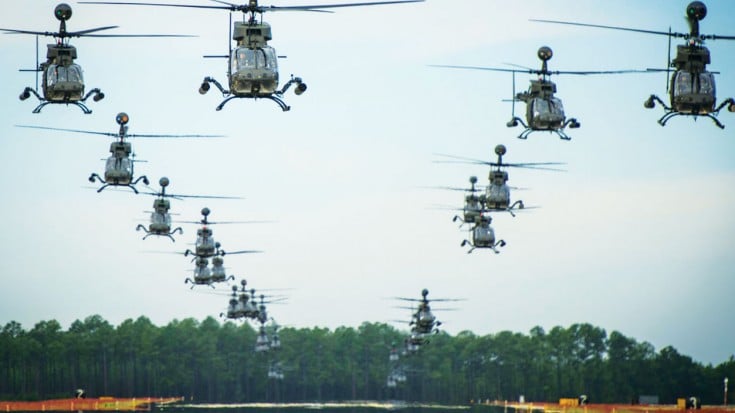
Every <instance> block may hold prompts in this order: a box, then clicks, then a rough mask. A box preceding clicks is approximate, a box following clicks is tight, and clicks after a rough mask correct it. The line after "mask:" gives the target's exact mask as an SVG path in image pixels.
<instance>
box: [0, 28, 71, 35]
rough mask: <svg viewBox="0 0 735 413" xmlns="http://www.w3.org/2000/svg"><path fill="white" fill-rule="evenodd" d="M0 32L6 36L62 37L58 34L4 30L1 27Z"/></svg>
mask: <svg viewBox="0 0 735 413" xmlns="http://www.w3.org/2000/svg"><path fill="white" fill-rule="evenodd" d="M0 30H2V31H4V32H5V33H4V34H33V35H36V36H51V37H61V36H60V35H59V33H58V32H37V31H32V30H16V29H3V28H1V27H0Z"/></svg>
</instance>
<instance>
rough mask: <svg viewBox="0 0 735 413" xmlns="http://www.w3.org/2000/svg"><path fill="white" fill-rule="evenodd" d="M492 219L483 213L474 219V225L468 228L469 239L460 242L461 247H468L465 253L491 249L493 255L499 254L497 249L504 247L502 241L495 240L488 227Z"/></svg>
mask: <svg viewBox="0 0 735 413" xmlns="http://www.w3.org/2000/svg"><path fill="white" fill-rule="evenodd" d="M492 221H493V219H492V217H491V216H490V215H489V214H488V213H487V211H483V212H482V213H480V215H478V216H476V217H475V224H474V225H473V226H472V228H470V234H471V239H469V240H467V239H466V240H464V241H462V244H461V246H463V247H464V246H466V245H469V246H470V249H469V250H468V251H467V253H468V254H471V253H472V251H474V250H475V249H477V248H483V249H485V248H487V249H491V250H492V251H493V252H494V253H496V254H499V253H500V251H498V248H499V247H504V246H505V241H504V240H502V239H501V240H496V239H495V231H494V230H493V228H492V227H491V226H490V223H492Z"/></svg>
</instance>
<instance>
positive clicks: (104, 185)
mask: <svg viewBox="0 0 735 413" xmlns="http://www.w3.org/2000/svg"><path fill="white" fill-rule="evenodd" d="M95 180H97V181H99V182H100V183H101V184H103V185H102V186H101V187H100V189H98V190H97V192H98V193H99V192H102V190H103V189H105V188H107V187H108V186H126V187H128V188H130V189H132V190H133V192H135V193H136V194H137V193H138V190H137V189H136V188H135V186H134V185H137V184H138V182H140V181H143V183H144V184H146V185H148V184H149V183H150V181H148V178H147V177H146V176H141V177H138V179H136V180H135V181H133V182H131V183H129V184H120V183H117V182H106V181H105V180H104V179H102V177H101V176H99V175H97V174H94V173H93V174H92V175H90V176H89V182H92V183H94V182H95Z"/></svg>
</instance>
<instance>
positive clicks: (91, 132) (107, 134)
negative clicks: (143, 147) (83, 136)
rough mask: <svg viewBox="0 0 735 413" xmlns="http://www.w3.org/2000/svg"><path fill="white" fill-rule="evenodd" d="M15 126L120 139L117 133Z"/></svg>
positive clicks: (24, 126) (23, 126)
mask: <svg viewBox="0 0 735 413" xmlns="http://www.w3.org/2000/svg"><path fill="white" fill-rule="evenodd" d="M14 126H16V127H18V128H29V129H46V130H55V131H62V132H76V133H88V134H92V135H102V136H111V137H118V136H119V135H118V134H117V133H110V132H95V131H88V130H80V129H64V128H50V127H47V126H33V125H14Z"/></svg>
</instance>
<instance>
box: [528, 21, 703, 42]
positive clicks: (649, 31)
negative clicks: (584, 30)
mask: <svg viewBox="0 0 735 413" xmlns="http://www.w3.org/2000/svg"><path fill="white" fill-rule="evenodd" d="M528 21H532V22H537V23H554V24H566V25H570V26H583V27H597V28H599V29H612V30H623V31H628V32H636V33H647V34H658V35H663V36H673V37H682V38H688V37H689V34H683V33H672V32H659V31H656V30H644V29H633V28H630V27H620V26H604V25H601V24H589V23H577V22H565V21H559V20H541V19H528Z"/></svg>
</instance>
